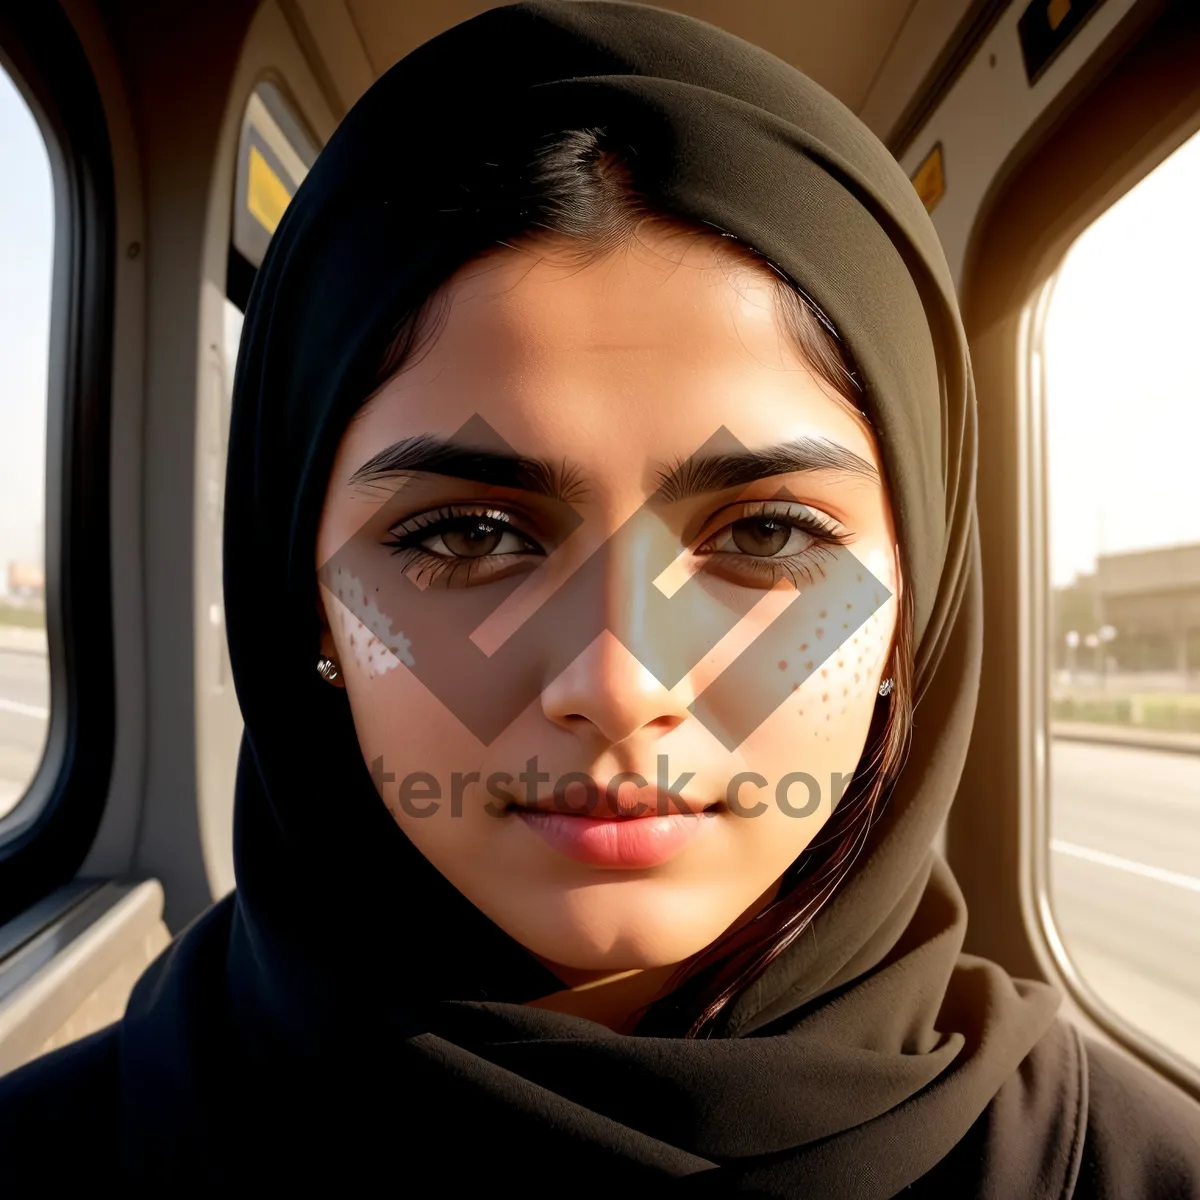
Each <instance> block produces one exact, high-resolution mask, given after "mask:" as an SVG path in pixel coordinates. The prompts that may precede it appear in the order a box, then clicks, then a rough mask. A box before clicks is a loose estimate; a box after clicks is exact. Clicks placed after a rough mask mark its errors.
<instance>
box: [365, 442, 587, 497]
mask: <svg viewBox="0 0 1200 1200" xmlns="http://www.w3.org/2000/svg"><path fill="white" fill-rule="evenodd" d="M414 473H426V474H430V475H447V476H449V477H450V478H452V479H465V480H468V481H469V482H471V483H483V484H488V485H490V486H491V487H502V488H512V489H514V490H516V491H521V492H532V493H533V494H534V495H538V496H549V497H550V498H551V499H554V500H559V501H561V502H562V503H564V504H570V503H572V502H573V501H575V500H578V499H579V494H580V491H581V474H580V472H579V470H578V468H576V467H572V466H570V465H568V464H567V463H566V462H561V463H554V462H550V461H549V460H547V459H538V458H526V457H525V456H524V455H520V454H514V453H511V452H508V451H502V450H489V449H486V448H483V447H480V446H468V445H463V444H461V443H459V442H455V441H452V440H450V439H449V438H441V437H435V436H434V435H433V434H429V433H422V434H417V435H416V436H415V437H408V438H402V439H401V440H400V441H398V442H395V443H394V444H393V445H391V446H388V447H387V449H385V450H381V451H380V452H379V453H378V454H376V455H375V456H374V457H373V458H370V459H368V460H367V461H366V462H365V463H363V465H362V466H361V467H359V468H358V470H357V471H355V472H354V474H353V475H351V476H350V480H349V483H350V486H354V485H356V484H364V483H367V484H369V483H376V482H378V481H380V480H382V479H385V478H387V477H389V476H395V475H409V474H414Z"/></svg>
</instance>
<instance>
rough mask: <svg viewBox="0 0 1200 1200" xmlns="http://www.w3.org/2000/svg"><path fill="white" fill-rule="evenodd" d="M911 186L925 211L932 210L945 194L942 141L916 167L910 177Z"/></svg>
mask: <svg viewBox="0 0 1200 1200" xmlns="http://www.w3.org/2000/svg"><path fill="white" fill-rule="evenodd" d="M912 184H913V187H915V188H916V189H917V195H918V196H920V197H921V203H922V204H924V205H925V211H926V212H933V210H934V208H935V207H936V206H937V202H938V201H939V200H940V199H941V198H942V197H943V196H944V195H945V194H946V174H945V172H944V171H943V169H942V143H941V142H938V144H937V145H936V146H934V148H933V149H932V150H930V152H929V153H928V154H927V155H926V157H925V161H924V162H923V163H921V165H920V166H919V167H918V168H917V169H916V171H915V172H914V173H913V177H912Z"/></svg>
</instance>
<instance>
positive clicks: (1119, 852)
mask: <svg viewBox="0 0 1200 1200" xmlns="http://www.w3.org/2000/svg"><path fill="white" fill-rule="evenodd" d="M48 696H49V681H48V677H47V673H46V660H45V658H44V657H42V656H40V655H38V654H36V653H29V652H21V651H14V650H11V649H0V815H2V814H3V813H4V812H7V811H8V810H9V808H10V807H11V806H12V805H13V804H15V803H16V801H17V800H18V799H19V798H20V794H21V792H22V791H23V790H24V787H25V784H26V783H27V781H28V780H29V778H30V776H31V774H32V773H33V771H34V769H35V768H36V766H37V764H38V761H39V760H40V758H41V753H42V741H43V737H44V732H45V722H46V713H47V705H48ZM1051 778H1052V784H1051V786H1052V803H1051V825H1052V834H1051V836H1052V841H1051V851H1052V853H1051V861H1050V867H1051V903H1052V905H1053V908H1054V910H1055V914H1056V917H1057V920H1058V925H1059V929H1060V932H1061V936H1062V940H1063V943H1064V944H1065V946H1066V948H1067V950H1068V952H1069V953H1070V954H1071V955H1072V956H1073V957H1074V959H1075V962H1076V965H1077V967H1078V968H1079V970H1080V972H1081V974H1082V975H1083V977H1084V978H1085V980H1087V982H1089V983H1090V984H1091V985H1092V986H1093V987H1094V988H1095V990H1096V991H1097V992H1098V994H1099V995H1100V996H1101V997H1102V998H1103V999H1104V1000H1106V1001H1107V1002H1108V1003H1109V1004H1110V1005H1112V1007H1113V1008H1114V1009H1116V1011H1118V1012H1120V1013H1122V1014H1123V1015H1125V1016H1127V1017H1129V1018H1130V1019H1131V1020H1133V1021H1135V1022H1136V1023H1137V1024H1139V1025H1141V1026H1142V1027H1143V1028H1144V1029H1146V1030H1147V1032H1150V1033H1151V1034H1154V1035H1155V1036H1157V1037H1159V1038H1160V1040H1162V1041H1164V1042H1167V1043H1168V1044H1170V1045H1171V1046H1173V1047H1175V1048H1176V1049H1177V1050H1179V1051H1180V1052H1182V1053H1184V1054H1186V1055H1187V1056H1188V1057H1189V1058H1191V1059H1192V1060H1193V1061H1195V1062H1196V1063H1197V1064H1200V754H1181V753H1171V752H1167V751H1161V750H1146V749H1140V748H1134V747H1127V746H1111V745H1096V744H1088V743H1081V742H1068V741H1061V740H1060V741H1056V742H1054V743H1053V746H1052V755H1051Z"/></svg>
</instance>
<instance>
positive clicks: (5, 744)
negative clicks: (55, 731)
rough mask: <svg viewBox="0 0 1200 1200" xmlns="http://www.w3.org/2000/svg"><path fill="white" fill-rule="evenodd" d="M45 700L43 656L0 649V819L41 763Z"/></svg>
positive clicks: (46, 682)
mask: <svg viewBox="0 0 1200 1200" xmlns="http://www.w3.org/2000/svg"><path fill="white" fill-rule="evenodd" d="M49 697H50V677H49V674H48V672H47V669H46V658H45V656H44V655H42V654H38V653H36V652H31V651H28V650H13V649H10V648H5V647H0V816H3V815H4V814H5V813H7V812H8V811H9V810H10V809H11V808H12V806H13V805H14V804H16V802H17V801H18V800H19V799H20V798H21V795H22V793H23V792H24V791H25V787H26V785H27V784H28V783H29V780H30V778H31V777H32V775H33V773H34V771H36V770H37V766H38V763H39V762H41V759H42V749H43V745H44V743H45V738H46V720H47V717H48V715H49V711H50V709H49Z"/></svg>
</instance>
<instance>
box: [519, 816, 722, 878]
mask: <svg viewBox="0 0 1200 1200" xmlns="http://www.w3.org/2000/svg"><path fill="white" fill-rule="evenodd" d="M514 811H515V812H516V814H517V816H519V817H520V818H521V820H522V821H524V822H525V824H526V825H528V826H529V828H530V829H532V830H533V831H534V832H535V833H536V834H538V835H539V836H540V837H542V838H544V839H545V840H546V841H547V842H548V843H549V844H550V845H551V846H552V847H553V848H554V849H555V850H557V851H558V852H559V853H560V854H564V855H566V857H567V858H571V859H574V860H575V862H581V863H587V864H589V865H590V866H596V867H624V868H625V869H626V870H636V869H638V868H644V867H657V866H659V865H660V864H661V863H665V862H667V861H668V860H669V859H672V858H674V857H675V855H677V854H678V853H679V852H680V851H681V850H682V849H683V848H684V847H685V846H687V845H688V844H689V843H690V842H691V840H692V839H693V838H694V837H695V836H696V835H697V834H698V833H699V832H700V830H701V828H702V827H703V826H704V824H705V823H706V822H707V821H708V820H710V819H711V818H712V816H713V815H714V814H703V813H701V814H695V815H692V814H688V813H676V814H673V815H671V816H665V817H658V816H649V817H616V818H613V819H609V820H606V819H603V818H596V817H585V816H579V817H575V816H570V815H568V814H566V813H556V812H539V811H536V810H534V809H528V808H518V809H514Z"/></svg>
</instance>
